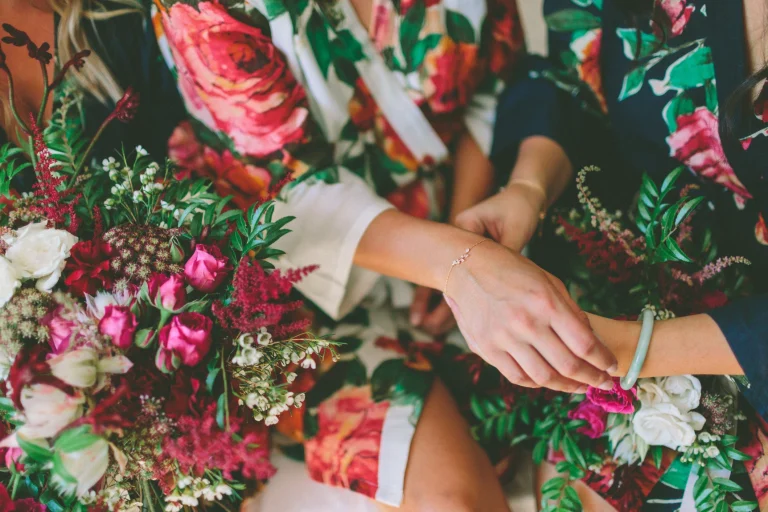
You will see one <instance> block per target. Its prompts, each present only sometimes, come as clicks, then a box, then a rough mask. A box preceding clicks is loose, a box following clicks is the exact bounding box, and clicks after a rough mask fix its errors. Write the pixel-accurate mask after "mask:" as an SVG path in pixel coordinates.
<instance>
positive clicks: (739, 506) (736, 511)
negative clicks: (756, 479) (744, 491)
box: [731, 500, 758, 512]
mask: <svg viewBox="0 0 768 512" xmlns="http://www.w3.org/2000/svg"><path fill="white" fill-rule="evenodd" d="M757 507H758V504H757V502H756V501H743V500H741V501H734V502H733V503H731V510H733V512H751V511H752V510H755V509H756V508H757Z"/></svg>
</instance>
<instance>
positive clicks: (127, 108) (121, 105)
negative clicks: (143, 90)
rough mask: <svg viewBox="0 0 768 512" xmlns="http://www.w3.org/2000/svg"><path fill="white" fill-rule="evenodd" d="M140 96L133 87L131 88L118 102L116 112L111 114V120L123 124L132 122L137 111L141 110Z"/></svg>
mask: <svg viewBox="0 0 768 512" xmlns="http://www.w3.org/2000/svg"><path fill="white" fill-rule="evenodd" d="M139 99H140V95H139V93H138V92H136V91H134V90H133V87H129V88H128V89H126V90H125V94H123V97H122V98H120V100H119V101H118V102H117V105H116V106H115V110H114V111H113V112H112V114H110V116H109V118H110V119H117V120H118V121H121V122H123V123H127V122H129V121H131V120H132V119H133V118H134V117H135V116H136V111H137V110H138V109H139Z"/></svg>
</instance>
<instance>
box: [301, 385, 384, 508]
mask: <svg viewBox="0 0 768 512" xmlns="http://www.w3.org/2000/svg"><path fill="white" fill-rule="evenodd" d="M388 409H389V402H388V401H382V402H374V401H373V399H372V398H371V388H370V386H364V387H347V388H344V389H341V390H339V391H337V392H336V393H335V394H334V395H333V396H331V397H330V398H329V399H328V400H326V401H324V402H323V403H322V404H321V405H320V408H319V409H318V413H317V414H318V417H317V419H318V432H317V434H316V435H315V436H314V437H313V438H312V439H310V440H308V441H307V442H306V443H305V450H306V451H305V453H306V461H307V469H308V470H309V474H310V476H311V477H312V478H313V479H315V480H317V481H318V482H323V483H325V484H328V485H333V486H336V487H344V488H346V489H354V490H355V491H357V492H359V493H361V494H363V495H365V496H368V497H370V498H374V497H375V496H376V491H377V489H378V486H379V478H378V477H379V451H380V448H381V431H382V429H383V427H384V418H385V417H386V414H387V410H388Z"/></svg>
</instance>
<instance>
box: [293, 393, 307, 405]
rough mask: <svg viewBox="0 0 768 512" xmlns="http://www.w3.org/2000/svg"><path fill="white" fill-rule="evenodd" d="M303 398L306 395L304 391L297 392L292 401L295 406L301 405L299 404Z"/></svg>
mask: <svg viewBox="0 0 768 512" xmlns="http://www.w3.org/2000/svg"><path fill="white" fill-rule="evenodd" d="M305 398H306V396H305V395H304V393H299V394H298V395H296V396H295V397H294V399H293V401H294V403H295V404H296V407H301V404H303V403H304V399H305Z"/></svg>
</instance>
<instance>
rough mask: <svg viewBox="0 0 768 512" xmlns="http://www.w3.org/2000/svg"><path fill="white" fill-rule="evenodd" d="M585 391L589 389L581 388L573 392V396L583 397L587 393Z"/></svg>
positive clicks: (586, 387)
mask: <svg viewBox="0 0 768 512" xmlns="http://www.w3.org/2000/svg"><path fill="white" fill-rule="evenodd" d="M587 389H589V386H581V387H580V388H579V389H577V390H576V391H575V394H577V395H583V394H584V393H586V392H587Z"/></svg>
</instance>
